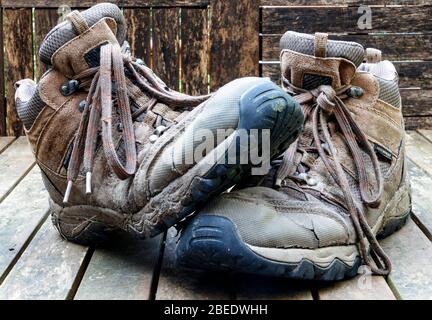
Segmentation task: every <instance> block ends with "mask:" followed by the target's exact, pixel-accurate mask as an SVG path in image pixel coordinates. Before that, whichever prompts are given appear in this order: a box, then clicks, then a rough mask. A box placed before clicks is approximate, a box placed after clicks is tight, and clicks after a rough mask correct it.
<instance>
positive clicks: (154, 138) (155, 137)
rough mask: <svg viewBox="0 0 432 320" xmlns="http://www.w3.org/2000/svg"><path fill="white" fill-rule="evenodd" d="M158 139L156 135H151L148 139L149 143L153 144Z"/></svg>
mask: <svg viewBox="0 0 432 320" xmlns="http://www.w3.org/2000/svg"><path fill="white" fill-rule="evenodd" d="M158 138H159V137H158V136H157V135H155V134H152V135H151V136H150V137H149V141H150V143H155V142H156V140H157V139H158Z"/></svg>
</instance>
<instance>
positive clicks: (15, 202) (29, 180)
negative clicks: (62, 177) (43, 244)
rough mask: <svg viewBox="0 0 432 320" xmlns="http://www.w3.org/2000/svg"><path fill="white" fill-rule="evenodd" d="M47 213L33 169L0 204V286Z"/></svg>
mask: <svg viewBox="0 0 432 320" xmlns="http://www.w3.org/2000/svg"><path fill="white" fill-rule="evenodd" d="M47 212H48V193H47V192H46V190H45V186H44V184H43V182H42V178H41V174H40V170H39V168H38V167H35V168H33V169H32V170H31V171H30V173H29V174H28V175H27V176H26V177H25V178H24V179H23V180H22V181H21V183H20V184H18V186H17V187H16V188H15V189H14V190H13V191H12V192H11V193H10V194H9V195H8V196H7V197H6V198H5V200H4V201H2V202H1V203H0V230H1V232H0V283H1V280H2V279H3V278H4V276H5V272H6V271H7V270H8V269H9V268H10V266H11V264H12V263H13V261H14V260H15V259H16V258H17V257H18V256H19V255H20V254H21V252H22V251H23V250H24V248H25V246H26V244H27V242H28V241H29V239H30V238H31V236H32V235H33V233H34V230H35V229H37V228H38V226H39V225H40V224H41V223H42V221H43V219H45V217H46V214H47Z"/></svg>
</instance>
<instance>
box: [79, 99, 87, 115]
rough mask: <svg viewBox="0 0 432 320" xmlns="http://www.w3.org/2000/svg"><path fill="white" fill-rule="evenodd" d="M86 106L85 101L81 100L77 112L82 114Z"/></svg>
mask: <svg viewBox="0 0 432 320" xmlns="http://www.w3.org/2000/svg"><path fill="white" fill-rule="evenodd" d="M86 105H87V102H86V101H85V100H82V101H81V102H80V103H79V105H78V110H79V112H81V113H83V112H84V109H85V107H86Z"/></svg>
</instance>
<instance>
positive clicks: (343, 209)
mask: <svg viewBox="0 0 432 320" xmlns="http://www.w3.org/2000/svg"><path fill="white" fill-rule="evenodd" d="M281 48H282V52H281V69H282V81H283V86H284V87H285V88H286V90H287V91H288V92H292V94H295V95H296V96H295V98H296V100H298V101H299V102H301V104H302V106H303V109H304V112H305V115H306V120H305V130H304V132H303V133H302V134H301V135H300V137H299V139H298V140H297V141H296V142H295V143H293V144H292V145H291V146H290V147H289V148H288V149H287V151H286V152H285V153H284V155H283V156H282V157H281V158H280V159H278V160H276V161H274V162H273V167H272V170H271V172H270V173H269V174H268V175H267V176H266V177H265V178H264V179H253V177H250V178H248V179H247V180H246V181H242V183H241V184H240V185H239V186H238V187H236V188H237V190H236V191H233V192H230V193H225V194H223V195H221V196H219V197H218V198H217V199H215V200H213V201H211V202H210V203H209V204H208V205H207V206H206V207H205V208H204V209H203V210H201V212H200V213H199V214H198V215H197V216H195V217H193V218H192V219H191V221H190V222H189V224H188V225H187V227H186V228H185V229H184V230H183V231H182V236H181V238H180V242H179V244H178V247H177V255H178V261H179V263H180V265H182V266H184V267H188V268H201V269H202V268H205V269H223V270H224V269H226V270H233V271H241V272H249V273H258V274H265V275H274V276H284V277H289V278H298V279H317V280H338V279H342V278H345V277H352V276H354V275H356V273H357V271H358V268H359V266H360V265H361V264H362V263H363V264H366V265H367V266H368V267H369V268H370V269H371V271H372V272H374V273H375V274H382V275H385V274H388V273H389V272H390V270H391V263H390V261H389V259H388V257H387V256H386V254H385V253H384V252H383V250H382V248H381V247H380V245H379V243H378V242H377V240H376V238H377V237H385V236H387V235H389V234H391V233H392V232H394V231H395V230H397V229H398V228H400V227H401V226H402V225H403V224H404V223H405V221H406V220H407V218H408V216H409V214H410V205H411V200H410V189H409V183H408V180H407V173H406V166H405V165H404V161H405V132H404V123H403V118H402V110H401V98H400V95H399V89H398V76H397V73H396V70H395V68H394V66H393V65H392V64H391V63H390V62H389V61H382V62H380V61H379V60H380V52H379V51H378V50H375V49H368V50H367V58H368V62H367V63H365V64H361V63H362V61H363V59H364V56H365V52H364V49H363V47H362V46H361V45H359V44H357V43H353V42H341V41H331V40H328V41H327V36H326V35H325V34H316V36H315V37H314V36H309V35H305V34H299V33H294V32H287V33H286V34H285V35H284V36H283V37H282V40H281ZM251 185H254V186H253V187H250V186H251ZM369 251H373V252H374V253H375V255H376V256H377V257H378V258H379V259H378V260H379V264H378V267H377V266H376V265H375V263H374V262H372V261H371V258H370V257H369V255H368V253H369Z"/></svg>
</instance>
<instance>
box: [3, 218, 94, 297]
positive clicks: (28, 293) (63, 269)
mask: <svg viewBox="0 0 432 320" xmlns="http://www.w3.org/2000/svg"><path fill="white" fill-rule="evenodd" d="M87 252H88V249H87V248H86V247H83V246H80V245H76V244H73V243H72V242H68V241H66V240H63V239H62V238H61V237H60V235H59V233H58V232H57V230H55V228H54V227H53V225H52V223H51V220H50V219H48V220H47V221H46V222H45V223H44V224H43V225H42V227H41V229H40V230H39V232H38V233H37V234H36V236H35V237H34V239H33V240H32V241H31V243H30V244H29V246H28V248H27V249H26V250H25V251H24V253H23V255H22V256H21V258H20V259H19V260H18V262H17V263H16V265H15V266H14V268H13V269H12V271H11V272H10V273H9V275H8V276H7V277H6V279H5V281H4V282H3V284H2V285H1V286H0V299H6V300H12V299H24V300H27V299H31V300H58V299H62V300H63V299H66V298H69V296H70V294H71V293H72V292H73V290H74V282H75V279H76V278H77V275H78V274H79V272H80V268H81V265H82V263H83V261H84V259H85V256H86V254H87Z"/></svg>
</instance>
